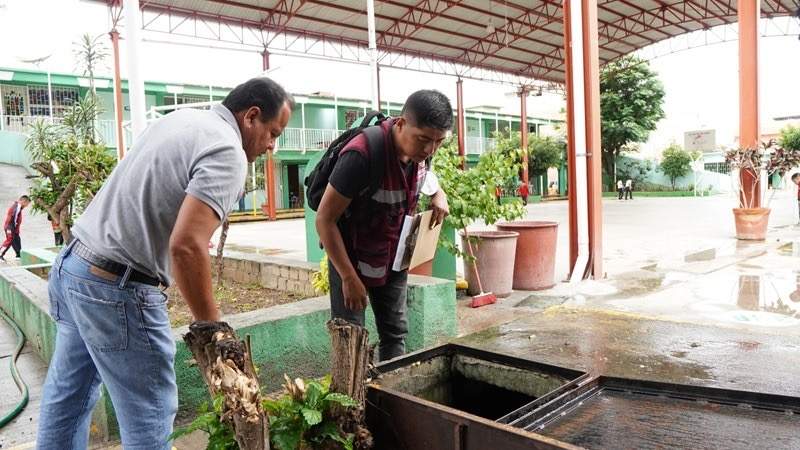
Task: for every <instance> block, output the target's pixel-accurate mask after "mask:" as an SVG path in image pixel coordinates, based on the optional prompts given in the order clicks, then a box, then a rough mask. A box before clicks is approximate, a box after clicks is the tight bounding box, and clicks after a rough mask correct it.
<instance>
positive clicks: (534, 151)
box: [528, 135, 567, 175]
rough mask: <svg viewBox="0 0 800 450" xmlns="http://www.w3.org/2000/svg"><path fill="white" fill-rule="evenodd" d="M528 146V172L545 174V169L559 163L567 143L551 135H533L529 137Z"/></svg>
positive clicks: (556, 165)
mask: <svg viewBox="0 0 800 450" xmlns="http://www.w3.org/2000/svg"><path fill="white" fill-rule="evenodd" d="M528 148H529V153H528V172H529V173H530V174H531V175H546V174H547V169H549V168H551V167H558V166H559V165H560V164H561V160H562V158H563V157H564V155H565V152H566V150H567V144H566V143H565V142H564V141H560V140H557V139H555V138H552V137H548V136H537V135H533V136H531V137H530V138H529V142H528Z"/></svg>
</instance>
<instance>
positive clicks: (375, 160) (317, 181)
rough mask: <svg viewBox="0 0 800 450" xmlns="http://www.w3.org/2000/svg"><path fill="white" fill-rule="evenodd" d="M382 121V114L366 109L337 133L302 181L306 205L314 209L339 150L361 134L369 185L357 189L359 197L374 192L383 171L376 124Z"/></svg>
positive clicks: (320, 197)
mask: <svg viewBox="0 0 800 450" xmlns="http://www.w3.org/2000/svg"><path fill="white" fill-rule="evenodd" d="M385 120H386V116H384V115H383V114H382V113H379V112H377V111H370V112H369V113H367V115H366V116H365V117H364V119H363V120H362V121H361V123H360V124H359V125H358V126H357V127H355V128H351V129H349V130H347V131H345V132H344V133H342V134H340V135H339V137H337V138H336V139H335V140H334V141H333V142H331V144H330V145H329V146H328V149H327V150H325V154H324V155H323V156H322V159H320V160H319V162H318V163H317V165H316V167H314V170H312V171H311V173H309V174H308V176H307V177H306V179H305V181H304V182H303V184H305V186H306V198H307V199H308V206H309V208H311V209H312V210H314V211H316V210H317V208H319V204H320V202H321V201H322V194H324V193H325V189H326V188H327V187H328V179H329V178H330V176H331V173H333V168H334V166H336V161H338V160H339V152H340V151H341V150H342V148H344V146H345V145H347V143H348V142H350V141H351V140H352V139H353V138H354V137H356V136H358V135H359V134H361V133H364V137H366V139H367V151H368V152H369V184H368V185H367V187H366V188H365V189H364V190H362V191H361V192H359V196H362V197H364V196H370V195H372V194H374V193H375V192H376V191H377V190H378V189H379V188H380V187H381V182H382V181H383V170H384V163H385V158H386V155H385V151H384V139H383V130H381V128H380V124H381V123H383V122H384V121H385ZM373 121H374V123H373Z"/></svg>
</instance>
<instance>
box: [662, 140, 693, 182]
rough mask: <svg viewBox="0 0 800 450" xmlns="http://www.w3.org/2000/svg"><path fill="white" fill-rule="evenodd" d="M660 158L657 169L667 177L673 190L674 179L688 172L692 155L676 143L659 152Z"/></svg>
mask: <svg viewBox="0 0 800 450" xmlns="http://www.w3.org/2000/svg"><path fill="white" fill-rule="evenodd" d="M661 156H662V160H661V165H660V166H659V169H660V170H661V171H662V172H664V175H666V176H668V177H669V181H670V183H671V184H672V190H673V191H674V190H675V180H676V179H678V178H680V177H682V176H684V175H686V174H688V173H689V170H691V167H692V155H691V154H690V153H689V152H687V151H686V150H684V149H683V148H681V146H680V145H678V144H671V145H670V146H669V147H667V148H665V149H664V151H663V152H662V153H661Z"/></svg>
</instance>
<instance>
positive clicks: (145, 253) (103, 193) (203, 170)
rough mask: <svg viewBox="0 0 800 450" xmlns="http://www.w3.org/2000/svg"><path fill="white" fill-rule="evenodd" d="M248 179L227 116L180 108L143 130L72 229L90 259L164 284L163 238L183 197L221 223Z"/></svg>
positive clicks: (221, 111) (220, 110)
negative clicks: (125, 267) (210, 211)
mask: <svg viewBox="0 0 800 450" xmlns="http://www.w3.org/2000/svg"><path fill="white" fill-rule="evenodd" d="M246 176H247V157H246V155H245V153H244V150H243V149H242V136H241V133H240V132H239V126H238V125H237V124H236V119H235V118H234V117H233V114H232V113H231V112H230V111H229V110H228V109H227V108H226V107H224V106H222V105H215V106H214V107H212V108H211V110H210V111H209V110H197V109H183V110H179V111H175V112H173V113H170V114H167V115H166V116H165V117H163V118H161V119H159V120H157V121H156V122H154V123H152V124H150V126H148V127H147V129H145V131H144V132H143V133H142V135H141V136H140V137H139V138H138V139H136V140H135V142H134V145H133V147H132V148H131V149H130V151H129V152H128V153H127V154H126V155H125V158H123V159H122V161H121V162H120V163H119V165H118V166H117V167H116V168H115V169H114V171H113V172H112V173H111V176H110V177H109V178H108V180H106V182H105V184H103V187H102V188H101V189H100V191H99V192H98V193H97V195H96V196H95V198H94V199H93V200H92V202H91V203H90V204H89V207H88V208H87V209H86V211H85V212H84V213H83V214H82V215H81V216H80V218H79V219H78V220H77V222H76V223H75V226H74V227H73V228H72V232H73V234H74V235H75V236H76V237H77V238H78V239H80V241H81V242H83V243H84V244H85V245H86V246H87V247H89V248H90V249H92V250H93V251H94V252H95V253H97V254H99V255H101V256H104V257H106V258H108V259H111V260H113V261H116V262H119V263H123V264H129V265H131V266H133V268H135V269H136V270H139V271H141V272H144V273H146V274H149V275H151V276H155V277H157V278H158V279H160V280H161V282H162V283H164V284H167V285H169V284H170V282H171V271H170V261H169V238H170V235H171V234H172V229H173V227H174V226H175V220H176V219H177V217H178V210H179V209H180V207H181V204H182V203H183V199H184V197H185V196H186V194H189V195H191V196H193V197H195V198H197V199H199V200H201V201H203V202H204V203H205V204H207V205H208V206H209V207H211V209H213V210H214V212H215V213H216V214H217V216H218V217H219V218H220V220H222V218H224V217H225V216H226V215H227V214H228V212H230V211H231V210H232V209H233V206H234V204H235V203H236V202H237V200H238V198H239V195H240V194H241V192H242V189H243V187H244V183H245V177H246Z"/></svg>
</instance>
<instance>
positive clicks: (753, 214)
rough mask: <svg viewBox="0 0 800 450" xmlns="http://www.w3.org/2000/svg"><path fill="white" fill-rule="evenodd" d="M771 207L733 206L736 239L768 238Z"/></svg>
mask: <svg viewBox="0 0 800 450" xmlns="http://www.w3.org/2000/svg"><path fill="white" fill-rule="evenodd" d="M769 212H770V209H769V208H733V218H734V220H735V221H736V239H744V240H753V241H763V240H764V239H766V238H767V225H768V224H769Z"/></svg>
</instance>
